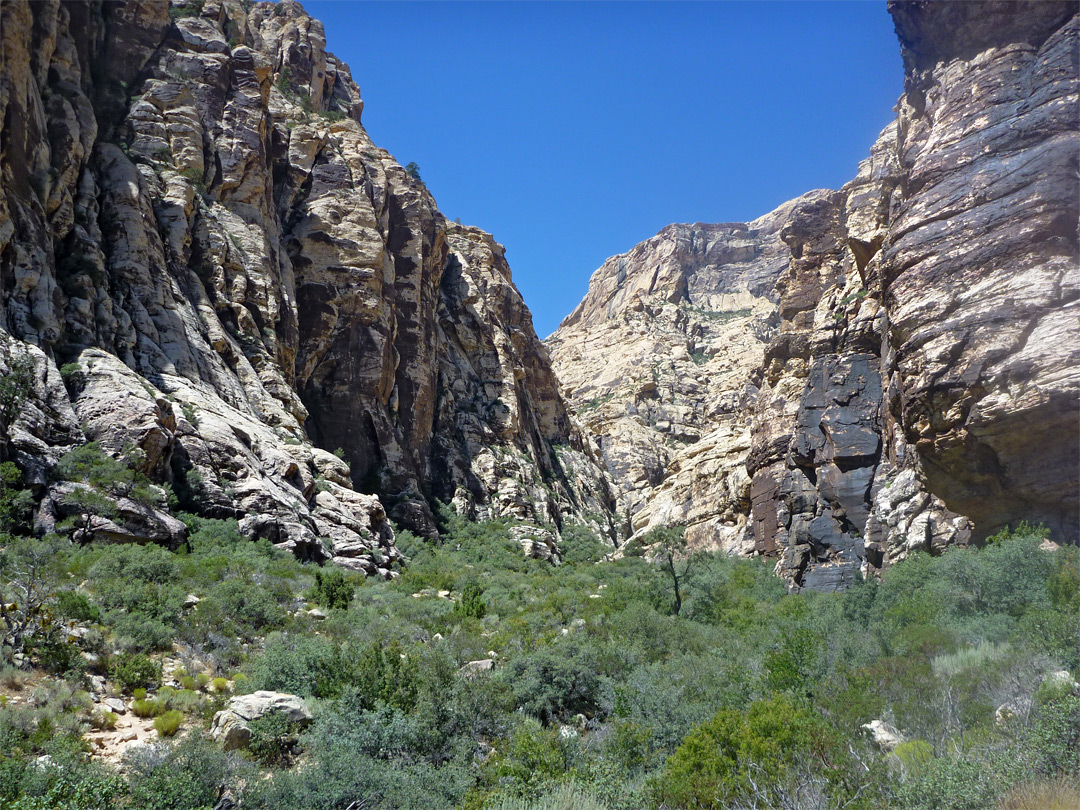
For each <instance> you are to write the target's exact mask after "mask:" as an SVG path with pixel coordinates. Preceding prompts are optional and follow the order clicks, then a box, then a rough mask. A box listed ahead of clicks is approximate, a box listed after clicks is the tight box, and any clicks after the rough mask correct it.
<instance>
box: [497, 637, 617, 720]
mask: <svg viewBox="0 0 1080 810" xmlns="http://www.w3.org/2000/svg"><path fill="white" fill-rule="evenodd" d="M502 677H503V678H504V679H505V681H506V683H507V684H508V685H509V686H510V690H511V692H512V693H513V695H514V699H515V700H516V701H517V704H518V706H520V707H521V708H522V710H523V711H525V712H526V713H528V714H531V715H532V716H533V717H536V718H537V719H539V720H540V721H541V722H542V723H544V725H548V724H550V723H552V722H553V721H555V720H556V719H559V718H565V717H569V716H570V715H574V714H579V713H581V714H585V715H589V716H591V715H595V714H599V713H600V712H601V704H602V700H603V683H602V681H601V679H600V678H599V676H598V675H597V674H596V666H595V662H594V660H593V656H592V653H591V652H590V650H589V649H588V648H586V647H584V646H582V645H579V644H577V643H575V642H570V641H567V642H564V643H562V644H559V645H554V646H552V647H551V648H548V649H544V650H540V651H537V652H535V653H533V654H531V655H523V656H519V657H517V658H514V659H513V660H512V661H511V662H510V663H509V664H508V665H507V666H506V667H505V668H504V670H503V673H502Z"/></svg>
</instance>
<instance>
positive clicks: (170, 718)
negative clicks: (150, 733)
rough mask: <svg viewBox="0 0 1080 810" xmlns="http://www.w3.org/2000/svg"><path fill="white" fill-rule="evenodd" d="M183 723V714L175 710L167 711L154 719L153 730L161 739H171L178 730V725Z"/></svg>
mask: <svg viewBox="0 0 1080 810" xmlns="http://www.w3.org/2000/svg"><path fill="white" fill-rule="evenodd" d="M183 722H184V714H183V712H179V711H177V710H176V709H169V711H167V712H164V713H163V714H160V715H158V716H157V717H155V718H154V730H155V731H157V733H158V734H160V735H161V736H162V737H171V736H173V735H174V734H176V732H177V731H179V730H180V725H181V724H182V723H183Z"/></svg>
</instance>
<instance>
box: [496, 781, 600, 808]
mask: <svg viewBox="0 0 1080 810" xmlns="http://www.w3.org/2000/svg"><path fill="white" fill-rule="evenodd" d="M484 807H485V808H490V810H608V805H607V804H605V803H603V802H601V801H600V800H599V799H597V798H596V796H595V795H594V793H593V792H592V791H590V790H588V789H586V788H584V787H582V786H581V785H579V784H577V783H575V782H564V783H562V784H559V785H556V786H555V787H553V788H552V789H551V790H548V791H545V792H544V794H543V795H542V796H540V797H539V798H536V799H528V798H523V797H520V796H513V797H511V796H505V797H503V798H501V799H498V800H495V801H490V802H487V803H485V805H484Z"/></svg>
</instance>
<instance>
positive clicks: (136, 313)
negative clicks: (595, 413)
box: [0, 0, 610, 573]
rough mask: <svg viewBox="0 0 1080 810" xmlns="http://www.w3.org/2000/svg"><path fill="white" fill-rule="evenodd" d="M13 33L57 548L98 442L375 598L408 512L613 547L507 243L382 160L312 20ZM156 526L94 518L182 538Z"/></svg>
mask: <svg viewBox="0 0 1080 810" xmlns="http://www.w3.org/2000/svg"><path fill="white" fill-rule="evenodd" d="M2 13H3V20H2V22H3V25H2V47H3V67H2V71H0V120H2V122H3V129H2V131H0V138H2V144H0V171H2V177H3V187H2V191H0V301H2V314H3V318H2V321H0V342H2V351H0V365H2V367H3V370H4V371H5V373H6V372H9V371H12V370H13V369H16V368H18V367H19V364H20V363H22V362H24V361H23V360H21V359H20V358H24V357H31V358H32V359H33V369H32V375H31V376H32V378H33V386H32V388H33V390H32V393H31V395H30V397H29V399H28V400H27V401H26V402H25V403H24V404H23V406H22V407H21V412H20V413H19V414H18V415H17V416H16V415H13V416H12V418H11V419H10V420H8V421H9V422H10V424H4V425H0V433H2V434H3V439H2V444H0V454H2V455H3V456H4V457H5V458H11V459H13V460H15V461H16V462H17V463H18V465H19V466H20V467H21V468H22V470H23V476H24V479H25V480H26V481H27V482H28V483H30V484H32V485H33V487H34V489H35V492H36V494H37V495H38V497H39V498H41V505H40V508H39V513H38V524H39V527H40V528H42V529H48V528H52V527H53V526H54V525H55V524H56V521H57V519H58V518H61V517H64V516H65V510H67V511H70V510H69V509H68V506H67V504H68V503H69V501H70V498H69V497H68V496H67V495H65V492H64V487H65V486H67V485H65V484H63V483H56V482H55V481H54V480H53V479H54V478H55V476H50V474H49V473H50V469H51V468H52V467H53V465H54V464H55V463H56V461H57V460H58V459H59V458H60V457H61V456H62V455H63V454H64V453H65V452H67V451H68V450H70V449H71V448H72V447H74V446H77V445H80V444H82V443H84V442H86V441H88V440H97V441H99V442H100V443H101V445H102V446H103V447H104V448H106V450H108V451H109V452H110V453H112V454H114V455H119V454H120V453H121V452H122V451H125V449H126V450H127V451H128V453H129V456H130V450H131V448H137V450H138V455H137V463H138V465H139V466H140V468H141V469H142V471H143V472H145V473H146V474H147V475H149V476H150V478H151V479H152V480H153V481H155V482H157V483H159V484H165V483H168V484H170V485H171V486H172V488H173V490H174V491H175V492H176V494H177V495H178V496H180V498H181V501H183V502H184V505H185V506H186V507H187V508H189V509H194V510H197V511H198V512H200V513H202V514H204V515H208V516H217V517H223V516H234V517H238V518H241V527H242V529H243V530H244V531H245V532H246V533H247V534H248V535H250V536H252V537H267V538H269V539H271V540H272V541H274V542H276V543H279V544H282V545H284V546H286V547H290V548H293V549H294V550H296V551H297V553H299V554H302V555H304V556H310V557H313V558H316V559H324V558H327V557H333V558H335V559H336V560H337V561H338V562H340V563H342V564H345V565H349V566H351V567H355V568H358V569H362V570H365V571H367V572H369V573H373V572H375V571H376V570H379V571H383V572H385V571H386V563H387V562H391V561H393V559H394V558H395V556H396V551H395V549H394V546H393V531H392V529H391V527H390V523H389V521H388V519H387V513H389V516H390V517H392V518H394V519H395V520H396V521H398V522H399V523H401V524H402V525H406V526H409V527H411V528H414V529H417V530H420V531H423V532H431V531H433V523H432V520H431V503H432V501H433V499H435V498H439V499H442V500H445V501H451V500H453V501H454V502H455V504H456V505H457V506H458V508H459V509H461V510H462V511H471V512H473V513H476V514H479V515H481V516H492V517H494V516H501V515H507V516H513V517H516V518H520V519H524V520H529V521H532V522H534V523H535V524H536V526H537V531H536V532H535V534H537V535H543V536H544V537H545V538H548V540H549V542H547V543H545V544H541V545H544V547H545V549H544V550H543V553H550V551H551V548H550V547H551V541H553V540H554V539H555V538H557V536H558V527H559V525H560V524H561V523H562V521H563V520H589V521H591V522H592V523H593V524H594V525H595V526H596V527H597V528H599V529H602V530H606V529H607V524H608V522H609V515H610V504H609V500H610V498H609V495H608V492H607V483H606V481H605V477H604V474H603V472H602V471H601V469H600V468H599V467H598V466H597V464H596V463H595V462H594V461H593V460H592V459H591V457H590V453H591V450H590V446H589V444H588V443H587V442H586V441H585V440H584V439H583V438H582V437H581V435H580V433H579V432H578V431H577V430H576V428H575V427H574V426H573V424H572V423H571V420H570V418H569V417H568V415H567V412H566V407H565V405H564V403H563V401H562V399H561V397H560V394H559V392H558V389H557V385H556V383H555V378H554V376H553V374H552V372H551V370H550V367H549V363H548V359H547V355H546V352H545V349H544V347H543V346H542V344H541V343H540V342H539V340H538V339H537V337H536V335H535V333H534V331H533V328H532V324H531V318H530V316H529V313H528V310H527V309H526V308H525V306H524V304H523V303H522V302H521V298H520V295H519V294H518V293H517V290H516V289H515V288H514V286H513V283H512V280H511V277H510V272H509V269H508V268H507V266H506V264H505V261H504V260H503V258H502V250H501V248H500V247H499V246H498V245H497V244H496V243H495V242H494V241H493V240H492V239H491V238H490V237H489V236H487V235H486V234H483V233H482V232H480V231H476V230H474V229H465V228H460V227H456V226H453V225H451V224H448V223H447V221H446V219H445V218H444V217H443V216H442V214H441V213H440V212H439V211H438V209H437V207H436V204H435V201H434V199H433V198H432V196H431V194H430V193H429V192H428V190H427V189H426V188H425V186H424V185H423V184H422V183H421V182H419V181H418V180H416V179H414V178H413V177H410V176H409V175H408V174H407V173H406V172H405V170H404V169H403V168H402V167H401V166H400V165H399V164H398V163H397V162H396V161H395V160H394V159H393V157H391V155H390V154H389V153H388V152H386V151H385V150H383V149H380V148H379V147H377V146H375V145H374V144H373V143H372V142H371V140H370V139H369V138H368V136H367V133H366V132H365V130H364V128H363V126H362V124H361V113H362V110H363V102H362V100H361V98H360V92H359V88H358V87H357V85H356V84H355V83H354V82H353V80H352V78H351V76H350V73H349V70H348V68H347V67H346V66H345V65H344V64H342V63H341V62H339V61H338V60H337V59H336V58H335V57H334V56H333V55H332V54H330V53H327V52H326V50H325V35H324V32H323V29H322V26H321V24H320V23H318V22H317V21H315V20H312V19H311V18H309V17H308V16H307V15H306V14H304V12H303V9H302V8H301V7H300V6H299V5H298V4H296V3H294V2H291V0H285V2H282V3H279V4H276V5H274V4H270V3H255V4H252V3H249V2H243V3H241V2H232V1H231V0H205V2H203V0H188V1H187V2H176V3H173V4H172V6H171V8H170V6H169V5H168V4H165V3H162V2H131V3H125V4H114V3H97V2H81V3H64V4H61V3H59V2H43V3H34V4H31V3H5V4H4V5H3V9H2ZM60 367H63V368H64V371H65V373H64V375H63V379H62V378H61V374H60V373H59V369H60ZM335 448H340V449H341V451H342V452H341V453H339V454H338V455H339V456H341V457H340V458H339V457H337V456H335V455H334V454H333V453H332V452H328V451H333V450H335ZM132 508H135V507H132ZM136 511H139V513H140V515H141V519H140V520H135V519H134V516H133V514H128V513H129V512H131V510H128V512H124V511H123V510H121V511H120V512H117V511H116V509H115V508H114V509H112V510H111V517H110V518H109V519H108V520H106V519H105V518H104V517H102V516H87V517H83V518H77V519H76V522H77V523H78V524H79V530H80V531H82V532H83V535H82V536H84V537H99V538H105V537H108V538H111V539H139V540H145V539H152V540H158V541H162V542H170V543H175V542H178V541H179V539H182V536H183V526H182V525H178V522H177V521H175V520H174V519H172V518H170V517H169V515H168V514H166V513H165V511H164V510H163V509H161V508H156V507H154V506H153V505H150V506H146V505H141V506H139V507H138V509H136ZM106 524H108V525H106Z"/></svg>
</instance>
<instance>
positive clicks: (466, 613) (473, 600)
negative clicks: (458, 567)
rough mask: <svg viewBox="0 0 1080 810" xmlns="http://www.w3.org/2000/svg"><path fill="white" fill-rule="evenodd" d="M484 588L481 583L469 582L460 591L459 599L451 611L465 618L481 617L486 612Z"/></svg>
mask: <svg viewBox="0 0 1080 810" xmlns="http://www.w3.org/2000/svg"><path fill="white" fill-rule="evenodd" d="M483 595H484V589H483V587H482V586H481V585H479V584H477V583H475V582H470V583H468V584H467V585H466V586H465V589H464V590H463V591H462V592H461V599H459V600H458V601H457V603H456V604H455V605H454V610H453V613H454V615H455V616H461V617H463V618H466V619H482V618H484V614H485V613H487V605H485V604H484V600H483Z"/></svg>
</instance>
